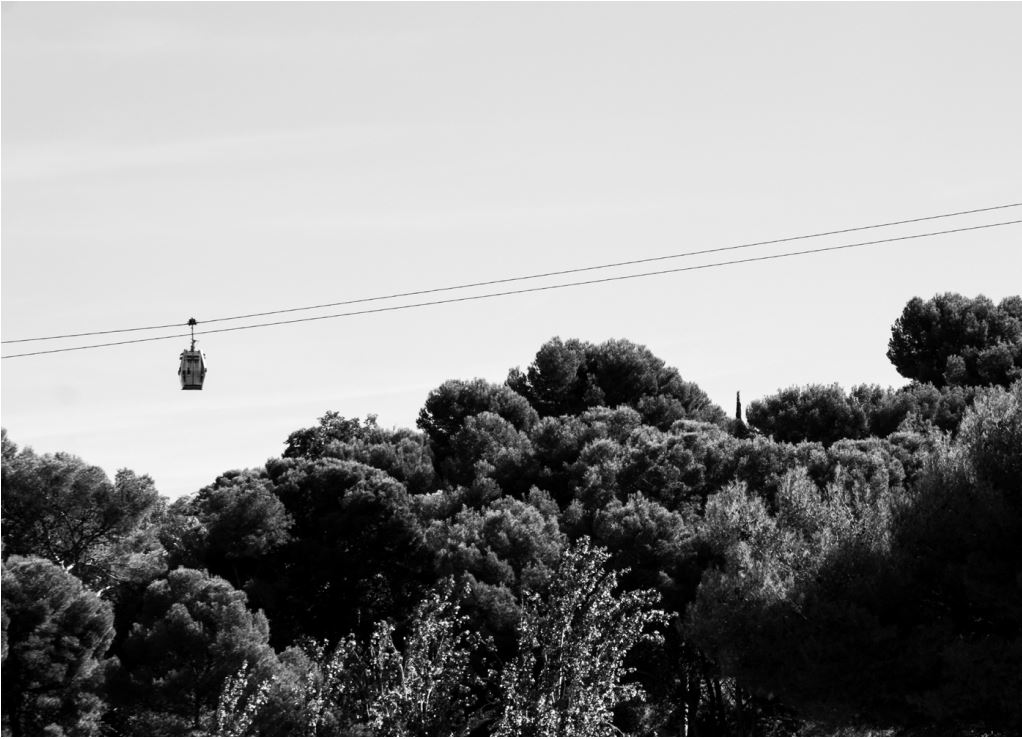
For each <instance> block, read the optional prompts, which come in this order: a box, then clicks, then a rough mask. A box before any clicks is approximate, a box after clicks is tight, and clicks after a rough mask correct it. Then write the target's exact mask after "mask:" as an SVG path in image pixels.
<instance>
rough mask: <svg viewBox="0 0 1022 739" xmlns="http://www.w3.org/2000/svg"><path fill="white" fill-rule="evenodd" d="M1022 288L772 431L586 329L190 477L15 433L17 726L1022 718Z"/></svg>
mask: <svg viewBox="0 0 1022 739" xmlns="http://www.w3.org/2000/svg"><path fill="white" fill-rule="evenodd" d="M1020 306H1022V300H1020V299H1019V298H1009V299H1006V300H1004V301H1002V302H1001V304H1000V305H999V306H994V305H993V303H991V302H990V301H988V300H986V299H985V298H982V297H980V298H977V299H975V300H968V299H965V298H962V297H961V296H953V295H941V296H937V297H935V298H934V299H933V300H931V301H925V302H924V301H921V300H919V299H914V300H913V301H911V302H910V303H909V304H908V306H906V308H905V312H904V313H903V315H902V316H901V317H900V318H899V319H898V321H897V322H896V323H895V325H894V327H893V329H892V338H891V345H890V346H891V351H890V353H889V356H890V357H891V359H892V361H894V362H895V365H896V366H897V367H898V369H899V371H901V372H902V373H903V374H905V375H906V376H907V377H909V378H910V379H911V380H912V382H911V383H910V384H908V385H906V386H905V387H902V388H898V389H891V388H881V387H878V386H875V385H859V386H856V387H853V388H851V389H850V390H849V391H847V392H846V391H845V390H843V389H842V388H841V387H839V386H837V385H827V384H819V385H809V386H802V387H790V388H787V389H781V390H779V391H778V392H777V393H776V394H775V395H772V396H768V397H766V398H762V399H760V400H758V401H754V402H753V403H751V404H750V405H749V407H748V409H747V421H748V426H746V424H745V423H743V422H742V421H741V419H740V418H739V419H730V418H728V417H727V415H726V414H725V413H724V411H722V410H721V409H720V408H718V407H716V406H715V405H713V404H712V403H711V402H710V400H709V399H708V398H707V396H706V395H705V393H703V391H702V390H700V389H699V388H698V387H697V386H696V385H695V384H693V383H691V382H689V381H686V380H683V379H682V377H681V375H680V374H679V373H678V371H677V370H675V369H673V368H670V367H667V366H665V364H664V362H663V361H662V360H660V359H658V358H657V357H655V356H654V355H653V354H652V353H651V352H650V351H649V350H648V349H647V348H646V347H642V346H638V345H635V344H632V343H631V342H628V341H624V340H614V341H608V342H605V343H603V344H598V345H594V344H589V343H586V342H582V341H577V340H573V339H570V340H563V341H562V340H561V339H559V338H555V339H552V340H551V341H549V342H547V343H546V344H544V345H543V346H542V347H540V349H539V351H538V352H537V354H536V356H535V358H534V359H533V361H532V362H531V363H530V364H529V365H528V366H527V367H526V369H525V370H519V369H514V370H512V371H511V372H510V373H509V375H508V378H507V380H506V382H504V383H492V382H488V381H486V380H483V379H474V380H468V381H465V380H451V381H448V382H446V383H444V384H442V385H441V386H440V387H438V388H437V389H436V390H434V391H433V392H431V393H430V394H429V396H428V397H427V398H426V400H425V403H424V406H423V408H422V411H421V413H420V414H419V418H418V427H419V428H418V430H412V429H391V430H388V429H383V428H381V427H380V426H379V425H378V424H377V423H376V419H375V418H373V417H371V416H370V417H369V418H367V419H365V420H360V419H352V418H345V417H343V416H342V415H340V414H339V413H336V412H328V413H326V414H325V415H324V416H323V417H322V418H321V419H320V420H319V423H318V424H316V425H313V426H310V427H308V428H304V429H299V430H296V431H295V432H294V433H292V434H291V435H290V436H289V437H288V438H287V440H286V441H285V444H284V451H283V454H282V455H281V456H280V457H279V458H275V459H271V460H269V461H267V462H266V464H265V465H263V466H261V467H257V468H252V469H248V470H232V471H228V472H225V473H224V474H223V475H221V476H219V477H218V478H217V479H216V480H214V481H213V482H212V483H211V484H209V485H208V486H206V487H204V488H202V489H201V490H198V491H197V492H196V493H195V494H194V495H190V496H186V497H184V498H180V499H178V500H175V501H173V502H168V501H166V500H165V499H163V498H161V497H160V496H159V495H158V494H157V492H156V490H155V489H154V486H153V483H152V481H151V480H150V479H149V478H148V477H145V476H144V475H136V474H134V473H132V472H130V471H128V470H122V471H120V472H118V473H117V475H116V476H115V478H114V480H112V481H111V480H110V479H109V478H107V476H106V475H105V474H104V473H103V472H102V471H101V470H99V469H98V468H96V467H93V466H90V465H88V464H87V463H85V462H84V461H82V460H80V459H77V458H75V457H72V456H69V455H65V454H56V455H38V454H36V453H35V452H33V451H32V450H30V449H23V450H19V449H18V448H17V447H16V446H15V444H14V443H13V442H12V441H10V440H9V439H8V438H7V435H6V432H5V433H4V435H3V555H4V561H3V729H4V732H5V733H11V734H49V735H59V734H121V735H185V734H187V735H210V734H212V735H225V736H242V735H262V736H291V735H295V736H298V735H300V736H329V735H364V734H372V735H395V736H397V735H442V734H490V735H493V734H501V735H569V734H570V735H611V734H619V733H626V734H645V735H651V734H658V735H683V736H689V735H714V734H716V735H719V734H778V735H791V734H799V733H808V734H822V733H848V732H852V733H871V734H872V733H885V734H886V733H901V734H1002V733H1007V734H1011V733H1019V732H1020V731H1022V707H1020V706H1022V704H1020V703H1019V700H1018V696H1019V695H1022V589H1020V587H1019V582H1020V581H1019V573H1020V572H1022V547H1020V546H1019V542H1020V541H1022V380H1019V379H1018V374H1019V372H1018V368H1019V367H1020V366H1022V363H1020V356H1019V346H1020V341H1022V339H1020V330H1019V321H1020V316H1022V311H1020Z"/></svg>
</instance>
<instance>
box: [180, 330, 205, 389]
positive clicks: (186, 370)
mask: <svg viewBox="0 0 1022 739" xmlns="http://www.w3.org/2000/svg"><path fill="white" fill-rule="evenodd" d="M196 323H198V322H197V321H196V320H195V319H194V318H189V319H188V325H189V326H190V327H191V329H192V348H191V349H185V350H184V351H183V352H181V365H180V366H179V367H178V370H177V374H178V375H179V376H180V378H181V389H182V390H202V381H203V380H205V379H206V358H205V357H204V356H203V355H202V352H200V351H199V350H198V349H196V348H195V324H196Z"/></svg>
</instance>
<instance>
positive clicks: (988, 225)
mask: <svg viewBox="0 0 1022 739" xmlns="http://www.w3.org/2000/svg"><path fill="white" fill-rule="evenodd" d="M1019 223H1022V219H1019V220H1014V221H1002V222H999V223H985V224H981V225H978V226H965V227H962V228H952V229H947V230H944V231H931V232H929V233H921V234H910V235H907V236H893V237H890V238H886V239H876V240H874V241H861V242H858V243H853V244H839V245H837V246H825V247H819V248H816V249H806V250H803V251H793V252H785V253H782V254H767V255H763V256H758V257H747V258H745V259H735V260H731V261H727V262H715V263H712V264H697V265H693V266H690V267H675V268H672V269H663V270H656V271H652V272H640V273H637V274H630V275H614V276H611V277H600V278H596V279H592V280H580V281H578V282H567V283H561V284H557V285H541V286H539V287H527V288H521V289H518V290H505V291H502V292H495V293H486V294H483V295H466V296H462V297H457V298H445V299H443V300H431V301H425V302H422V303H410V304H406V305H394V306H385V307H382V308H367V309H365V310H358V311H349V312H347V313H334V314H330V315H325V316H311V317H308V318H292V319H289V320H285V321H270V322H268V323H256V324H250V325H247V326H231V327H229V328H216V329H211V330H208V331H196V332H194V335H195V336H199V335H205V334H219V333H226V332H229V331H246V330H250V329H256V328H266V327H269V326H283V325H287V324H293V323H307V322H309V321H322V320H326V319H329V318H345V317H348V316H359V315H368V314H371V313H387V312H392V311H399V310H410V309H412V308H423V307H426V306H430V305H445V304H451V303H463V302H467V301H471V300H484V299H487V298H496V297H503V296H506V295H521V294H524V293H534V292H542V291H545V290H559V289H563V288H567V287H579V286H582V285H596V284H600V283H605V282H617V281H621V280H632V279H637V278H640V277H652V276H655V275H665V274H673V273H677V272H691V271H694V270H700V269H711V268H714V267H724V266H727V265H732V264H748V263H751V262H764V261H767V260H771V259H783V258H786V257H797V256H804V255H807V254H820V253H824V252H832V251H838V250H841V249H854V248H857V247H864V246H874V245H878V244H889V243H892V242H897V241H908V240H911V239H923V238H929V237H933V236H943V235H946V234H953V233H963V232H965V231H979V230H982V229H987V228H997V227H999V226H1011V225H1014V224H1019ZM175 325H177V324H175ZM188 335H189V334H172V335H168V336H151V337H147V338H143V339H127V340H125V341H114V342H108V343H103V344H90V345H87V346H73V347H66V348H63V349H46V350H42V351H37V352H25V353H22V354H5V355H4V356H2V357H0V359H14V358H16V357H31V356H37V355H40V354H58V353H61V352H73V351H80V350H83V349H98V348H100V347H107V346H120V345H123V344H140V343H143V342H147V341H166V340H169V339H178V338H182V337H187V336H188Z"/></svg>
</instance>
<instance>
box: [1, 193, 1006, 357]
mask: <svg viewBox="0 0 1022 739" xmlns="http://www.w3.org/2000/svg"><path fill="white" fill-rule="evenodd" d="M1019 206H1022V203H1008V204H1006V205H994V206H990V207H986V208H973V209H971V210H960V211H955V212H953V213H940V214H937V215H931V216H922V217H919V218H908V219H904V220H900V221H888V222H886V223H873V224H869V225H866V226H854V227H852V228H842V229H836V230H833V231H819V232H817V233H811V234H803V235H800V236H786V237H784V238H779V239H769V240H766V241H753V242H749V243H745V244H736V245H733V246H721V247H715V248H711V249H699V250H696V251H687V252H679V253H676V254H665V255H662V256H657V257H645V258H642V259H629V260H625V261H620V262H608V263H606V264H597V265H591V266H586V267H573V268H569V269H561V270H553V271H549V272H539V273H536V274H530V275H519V276H516V277H502V278H497V279H492V280H483V281H479V282H468V283H462V284H458V285H448V286H444V287H433V288H425V289H422V290H412V291H409V292H402V293H390V294H387V295H377V296H373V297H368V298H351V299H348V300H340V301H336V302H331V303H319V304H317V305H306V306H301V307H297V308H281V309H278V310H270V311H262V312H258V313H244V314H239V315H235V316H222V317H219V318H207V319H204V320H203V321H201V323H223V322H225V321H239V320H244V319H247V318H262V317H264V316H275V315H283V314H285V313H299V312H302V311H308V310H318V309H321V308H336V307H339V306H342V305H357V304H360V303H372V302H376V301H380V300H391V299H395V298H409V297H415V296H419V295H430V294H434V293H440V292H451V291H454V290H465V289H468V288H473V287H488V286H491V285H500V284H507V283H511V282H524V281H526V280H536V279H541V278H544V277H558V276H562V275H569V274H578V273H581V272H593V271H596V270H601V269H612V268H616V267H627V266H633V265H636V264H649V263H652V262H662V261H667V260H670V259H682V258H685V257H693V256H700V255H703V254H714V253H720V252H728V251H736V250H739V249H750V248H753V247H757V246H770V245H773V244H783V243H788V242H792V241H803V240H806V239H815V238H821V237H824V236H836V235H839V234H845V233H853V232H856V231H866V230H870V229H876V228H886V227H889V226H901V225H905V224H909V223H920V222H922V221H932V220H936V219H939V218H953V217H956V216H964V215H972V214H975V213H986V212H989V211H994V210H1004V209H1007V208H1017V207H1019ZM309 320H315V319H309ZM186 325H187V324H182V323H180V322H178V323H167V324H161V325H154V326H136V327H134V328H115V329H106V330H103V331H83V332H79V333H67V334H56V335H52V336H35V337H31V338H26V339H4V340H2V341H0V343H2V344H23V343H28V342H32V341H53V340H57V339H74V338H81V337H85V336H102V335H109V334H120V333H134V332H137V331H156V330H162V329H169V328H184V327H185V326H186ZM204 333H210V332H204ZM160 338H162V337H155V338H154V339H153V340H159V339H160ZM167 338H171V337H167ZM123 343H130V342H127V341H125V342H114V343H111V344H103V345H96V346H109V345H115V344H123ZM55 351H64V350H55ZM34 353H43V352H34ZM8 356H11V357H15V356H27V355H24V354H14V355H8ZM0 358H6V357H0Z"/></svg>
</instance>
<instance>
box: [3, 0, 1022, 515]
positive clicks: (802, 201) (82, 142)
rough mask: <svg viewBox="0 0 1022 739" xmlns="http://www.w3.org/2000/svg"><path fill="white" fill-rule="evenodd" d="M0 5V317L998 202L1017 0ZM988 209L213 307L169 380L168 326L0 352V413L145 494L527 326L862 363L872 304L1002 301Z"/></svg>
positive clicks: (361, 405) (439, 374)
mask: <svg viewBox="0 0 1022 739" xmlns="http://www.w3.org/2000/svg"><path fill="white" fill-rule="evenodd" d="M2 23H3V28H2V44H3V45H2V65H3V66H2V186H3V190H2V247H3V250H2V270H3V271H2V290H3V292H2V309H3V313H2V330H3V338H4V339H5V340H10V339H19V338H27V337H34V336H43V335H50V334H60V333H71V332H79V331H93V330H106V329H115V328H129V327H136V326H148V325H153V324H170V323H175V322H180V323H182V324H184V323H185V322H186V321H187V320H188V318H189V317H191V316H194V317H195V318H196V319H198V320H199V321H200V323H201V322H202V321H203V320H204V319H210V318H215V317H221V316H230V315H236V314H240V313H252V312H260V311H269V310H276V309H283V308H291V307H298V306H304V305H311V304H318V303H329V302H337V301H343V300H350V299H354V298H364V297H373V296H378V295H383V294H389V293H395V292H403V291H410V290H417V289H425V288H432V287H440V286H445V285H451V284H458V283H464V282H474V281H480V280H488V279H498V278H502V277H510V276H516V275H525V274H531V273H537V272H547V271H551V270H558V269H570V268H573V267H582V266H588V265H595V264H601V263H606V262H616V261H621V260H626V259H640V258H645V257H656V256H660V255H666V254H674V253H678V252H684V251H690V250H695V249H707V248H714V247H723V246H730V245H734V244H740V243H745V242H750V241H760V240H766V239H775V238H782V237H786V236H794V235H799V234H808V233H814V232H818V231H829V230H833V229H840V228H848V227H853V226H860V225H867V224H871V223H879V222H885V221H892V220H901V219H908V218H915V217H921V216H927V215H932V214H938V213H945V212H950V211H958V210H966V209H972V208H982V207H987V206H994V205H1002V204H1006V203H1013V202H1019V201H1022V135H1020V133H1019V132H1020V131H1022V94H1020V89H1022V79H1020V73H1022V44H1020V43H1019V29H1020V28H1022V5H1020V4H1018V3H991V4H983V3H962V4H958V3H936V4H930V3H906V4H896V3H870V4H840V3H819V4H816V3H795V4H770V3H753V4H744V3H708V4H698V3H691V4H689V3H653V4H634V3H621V4H617V3H599V4H589V3H566V4H534V3H509V4H501V3H478V4H461V3H459V4H446V3H413V4H404V3H365V4H356V3H303V4H298V3H245V2H232V3H224V4H216V3H88V2H75V3H67V4H65V3H24V2H4V3H3V5H2ZM1019 218H1022V208H1018V209H1011V210H1004V211H997V212H993V213H986V214H978V215H976V216H971V217H968V218H961V219H955V220H954V221H951V220H948V221H933V222H929V223H922V224H915V225H909V226H901V227H897V228H892V229H885V230H883V231H867V232H863V233H859V234H848V235H845V236H843V237H831V238H827V239H821V240H819V241H814V242H797V243H795V244H784V245H780V246H777V247H769V248H758V249H750V250H747V251H744V252H737V253H733V254H731V255H727V254H725V255H710V256H706V257H702V258H701V259H702V260H703V261H704V262H713V261H722V260H724V259H728V258H742V257H746V256H756V255H762V254H768V253H772V252H774V253H775V252H780V251H791V250H794V249H804V248H813V247H818V246H829V245H835V244H841V243H853V242H856V241H864V240H869V239H872V238H884V237H889V236H896V235H902V234H910V233H922V232H927V231H935V230H943V229H945V228H955V227H960V226H967V225H976V224H983V223H992V222H998V221H1005V220H1015V219H1019ZM1020 234H1022V226H1019V225H1015V226H1007V227H1002V228H998V229H990V230H985V231H976V232H972V233H963V234H954V235H947V236H939V237H934V238H929V239H920V240H916V241H906V242H896V243H893V244H889V245H884V246H874V247H869V248H864V249H850V250H845V251H840V252H836V253H831V254H819V255H813V256H807V257H796V258H791V259H782V260H776V261H772V262H760V263H754V264H746V265H738V266H731V267H723V268H718V269H709V270H702V271H695V272H683V273H679V274H674V275H664V276H657V277H650V278H644V279H637V280H632V281H623V282H613V283H608V284H603V285H593V286H587V287H575V288H570V289H565V290H557V291H550V292H544V293H538V294H529V295H516V296H510V297H502V298H495V299H490V300H485V301H478V302H467V303H458V304H453V305H443V306H433V307H426V308H419V309H414V310H408V311H398V312H393V313H382V314H377V315H367V316H357V317H349V318H338V319H332V320H325V321H316V322H312V323H305V324H296V325H290V326H281V327H274V328H264V329H258V330H252V331H239V332H234V333H222V334H213V335H210V336H204V337H200V339H201V340H200V343H199V347H200V348H201V349H203V350H204V351H205V353H206V355H207V359H208V362H209V366H210V368H209V374H208V376H207V379H206V387H205V389H204V390H203V391H201V392H183V391H181V390H180V385H179V383H178V378H177V375H176V372H177V360H178V355H179V353H180V351H181V350H182V349H183V348H185V346H186V344H187V341H186V340H180V339H176V340H171V341H161V342H152V343H142V344H133V345H127V346H118V347H110V348H103V349H91V350H85V351H77V352H70V353H64V354H51V355H43V356H37V357H24V358H13V359H5V360H4V361H3V363H2V372H3V375H2V388H3V392H2V423H3V425H4V427H6V428H7V430H8V433H9V435H10V437H11V438H12V439H13V440H14V441H15V442H16V443H17V444H19V445H20V446H31V447H33V448H34V449H35V450H36V451H37V452H40V453H44V452H56V451H67V452H71V453H74V454H77V455H79V456H81V457H83V458H84V459H85V460H86V461H88V462H91V463H93V464H98V465H100V466H101V467H103V468H104V469H105V470H106V471H107V472H108V473H109V474H111V475H112V474H113V473H114V472H115V471H116V470H117V469H119V468H122V467H128V468H131V469H133V470H135V471H136V472H139V473H147V474H149V475H151V476H152V477H153V478H154V479H155V481H156V484H157V487H158V488H159V490H160V492H161V493H163V494H164V495H167V496H170V497H176V496H179V495H182V494H186V493H191V492H194V491H196V490H198V489H199V488H200V487H202V486H203V485H206V484H209V483H210V482H212V481H213V480H214V479H215V477H216V476H217V475H218V474H220V473H222V472H224V471H226V470H230V469H235V468H239V467H253V466H258V465H261V464H263V463H264V462H265V461H266V459H268V458H270V457H273V456H277V455H279V454H280V453H281V451H282V450H283V441H284V439H285V438H286V437H287V435H288V434H289V433H290V432H291V431H294V430H296V429H298V428H301V427H304V426H309V425H312V424H314V423H315V422H316V419H317V417H319V416H321V415H322V414H323V413H324V412H326V411H328V410H335V411H338V412H340V413H341V414H343V415H345V416H348V417H352V416H358V417H364V416H365V415H366V414H368V413H375V414H377V415H378V416H379V421H380V423H381V424H382V425H384V426H388V427H390V426H407V427H411V426H413V425H414V422H415V417H416V415H417V413H418V410H419V408H420V407H421V406H422V404H423V402H424V400H425V399H426V396H427V394H428V393H429V391H430V390H431V389H433V388H435V387H437V386H439V385H440V384H441V383H442V382H444V381H445V380H448V379H453V378H460V379H471V378H474V377H483V378H486V379H487V380H490V381H493V382H501V381H503V379H504V378H505V377H506V375H507V371H508V369H510V368H511V367H515V366H522V367H524V366H526V365H527V364H528V363H529V362H530V361H531V360H532V358H533V356H534V355H535V352H536V350H537V349H538V348H539V347H540V346H541V345H542V344H543V343H544V342H545V341H547V340H548V339H550V338H551V337H553V336H561V337H562V338H569V337H575V338H580V339H584V340H588V341H593V342H599V341H603V340H606V339H608V338H627V339H630V340H632V341H635V342H638V343H641V344H645V345H646V346H648V347H649V348H650V349H651V350H652V351H653V352H654V353H655V354H656V355H657V356H659V357H661V358H663V359H664V360H665V361H666V362H667V363H668V364H669V365H672V366H675V367H677V368H678V369H679V370H680V372H681V374H682V376H683V377H685V378H686V379H688V380H692V381H694V382H696V383H698V384H699V385H700V386H701V387H702V388H703V389H705V390H706V391H707V392H708V393H709V394H710V396H711V397H712V398H713V399H714V400H715V401H716V402H717V403H719V404H720V405H721V406H723V407H724V409H725V410H727V411H728V412H731V411H732V409H733V407H734V394H735V391H736V390H741V392H742V397H743V400H745V401H746V402H748V401H750V400H753V399H755V398H758V397H762V396H764V395H767V394H769V393H773V392H775V391H776V390H777V389H778V388H782V387H788V386H790V385H798V384H806V383H811V382H821V383H830V382H839V383H841V384H842V385H843V386H845V387H846V388H848V387H850V386H851V385H853V384H857V383H861V382H870V383H879V384H881V385H885V386H886V385H892V386H899V385H901V384H903V383H904V380H903V379H902V378H901V377H899V376H898V375H897V373H896V372H895V371H894V368H893V367H892V366H891V365H890V363H889V361H888V360H887V359H886V357H885V351H886V346H887V341H888V338H889V335H890V326H891V324H892V323H893V322H894V320H895V319H896V318H897V317H898V315H899V314H900V312H901V309H902V308H903V306H904V304H905V303H906V302H907V301H908V300H909V299H910V298H912V297H913V296H916V295H919V296H922V297H932V296H933V295H934V294H936V293H938V292H945V291H954V292H960V293H963V294H966V295H977V294H979V293H983V294H985V295H987V296H989V297H990V298H993V299H994V300H1000V299H1001V298H1003V297H1005V296H1006V295H1010V294H1018V293H1019V292H1020V291H1022V279H1020V278H1019V275H1020V274H1022V252H1020ZM771 250H772V251H771ZM697 263H699V262H698V260H696V259H688V260H678V261H677V262H666V263H656V264H654V265H651V266H649V267H647V269H660V268H669V267H672V266H678V267H680V266H686V265H689V264H697ZM629 271H632V272H637V271H646V270H645V269H643V268H641V267H639V268H634V269H632V270H627V269H622V270H616V271H615V272H614V274H627V273H628V272H629ZM595 276H600V275H595V274H585V275H579V276H577V277H576V278H575V279H585V278H587V277H590V278H591V277H595ZM571 279H572V278H571V277H568V278H557V279H554V280H548V281H547V283H553V282H564V281H570V280H571ZM521 286H522V287H524V286H525V285H521ZM508 287H509V288H513V287H515V285H511V286H508ZM476 292H486V290H485V289H484V290H477V291H476ZM435 297H436V298H444V297H450V296H448V295H445V294H440V295H437V296H435ZM425 299H428V297H427V298H425ZM420 300H421V298H420ZM400 302H401V301H390V302H389V303H384V304H381V305H394V304H400ZM373 305H375V304H373ZM365 307H372V305H369V306H365ZM342 310H344V308H339V309H334V310H333V311H330V310H327V311H319V312H318V313H320V314H322V313H330V312H339V311H342ZM316 314H317V312H312V313H310V314H294V315H291V316H288V315H285V316H279V317H278V319H279V318H288V317H300V316H301V315H316ZM262 320H274V319H273V318H272V317H271V318H267V319H262ZM251 322H252V321H248V322H247V323H251ZM222 325H225V324H220V325H218V326H213V325H210V326H209V327H210V328H213V327H219V326H222ZM201 329H202V326H201V325H200V330H201ZM166 333H176V331H170V332H167V331H163V332H156V335H160V334H166ZM145 335H147V334H139V335H138V336H145ZM104 338H105V337H94V338H90V339H84V340H79V341H78V342H75V341H65V342H52V343H40V344H6V345H4V354H10V353H15V352H20V351H28V350H33V349H35V350H38V349H45V348H55V347H57V346H73V345H76V344H79V343H80V344H87V343H96V342H97V341H102V340H103V339H104ZM110 338H112V339H118V338H131V336H124V337H121V336H117V335H115V336H113V337H110Z"/></svg>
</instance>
